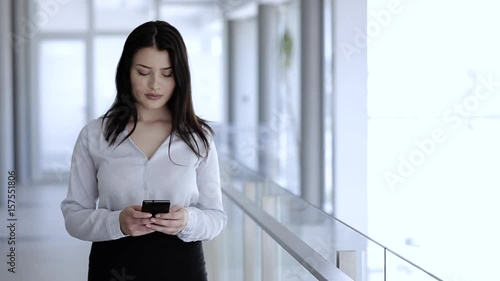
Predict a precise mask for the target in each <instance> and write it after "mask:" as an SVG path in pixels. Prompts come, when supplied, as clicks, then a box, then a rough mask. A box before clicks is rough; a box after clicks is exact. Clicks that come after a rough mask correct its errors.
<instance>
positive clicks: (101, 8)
mask: <svg viewBox="0 0 500 281" xmlns="http://www.w3.org/2000/svg"><path fill="white" fill-rule="evenodd" d="M94 12H95V27H96V29H97V30H98V31H102V30H109V31H125V32H127V33H129V32H131V31H132V30H133V29H134V28H135V27H137V26H139V25H140V24H142V23H144V22H146V21H150V20H153V19H154V18H155V12H154V1H153V0H106V1H94Z"/></svg>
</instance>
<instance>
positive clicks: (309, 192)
mask: <svg viewBox="0 0 500 281" xmlns="http://www.w3.org/2000/svg"><path fill="white" fill-rule="evenodd" d="M300 11H301V19H300V20H301V23H300V25H301V40H300V53H301V55H300V56H301V75H300V77H301V83H302V84H301V134H300V135H301V142H300V171H301V185H300V186H301V196H302V197H303V198H304V199H305V200H307V201H309V202H311V203H312V204H314V205H316V206H317V207H320V208H321V204H322V201H323V200H322V197H323V186H324V184H323V182H324V177H323V174H324V172H323V154H324V153H323V142H324V141H323V139H324V133H323V119H324V118H323V41H322V38H323V1H322V0H307V1H306V0H302V1H301V5H300Z"/></svg>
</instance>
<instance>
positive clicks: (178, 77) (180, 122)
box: [102, 21, 214, 157]
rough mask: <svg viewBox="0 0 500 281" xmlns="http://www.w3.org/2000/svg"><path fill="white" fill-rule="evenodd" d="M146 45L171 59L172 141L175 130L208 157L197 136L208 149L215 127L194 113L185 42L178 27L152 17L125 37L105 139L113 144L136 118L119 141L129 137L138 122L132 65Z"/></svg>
mask: <svg viewBox="0 0 500 281" xmlns="http://www.w3.org/2000/svg"><path fill="white" fill-rule="evenodd" d="M145 47H155V48H157V49H158V50H160V51H163V50H166V51H167V52H168V55H169V56H170V61H171V63H172V71H173V76H174V79H175V89H174V93H173V95H172V97H171V98H170V100H169V101H168V102H167V107H168V109H169V110H170V112H171V114H172V134H170V144H171V143H172V142H171V141H172V137H173V135H174V134H176V135H178V136H179V137H180V138H181V139H182V140H183V141H184V142H185V143H186V144H187V145H188V146H189V148H191V150H192V151H193V152H194V153H195V154H196V155H197V156H198V157H205V156H206V155H207V154H206V153H205V155H202V154H201V151H200V146H199V144H198V142H197V141H196V138H195V137H196V136H198V137H199V139H201V140H202V142H203V145H204V147H205V149H206V151H207V153H208V148H209V146H210V144H209V141H208V138H207V135H208V134H209V133H210V134H212V135H213V134H214V131H213V130H212V128H210V126H209V125H208V124H207V121H205V120H203V119H201V118H199V117H198V116H196V114H195V113H194V109H193V101H192V97H191V75H190V72H189V64H188V57H187V51H186V46H185V44H184V40H183V39H182V36H181V34H180V33H179V31H178V30H177V29H176V28H175V27H173V26H172V25H170V24H168V23H167V22H164V21H150V22H146V23H144V24H142V25H140V26H138V27H136V28H135V29H134V30H133V31H132V32H131V33H130V35H129V36H128V37H127V40H126V41H125V45H124V47H123V52H122V56H121V58H120V61H119V62H118V67H117V68H116V79H115V83H116V98H115V101H114V102H113V105H112V106H111V108H110V109H109V110H108V111H107V112H106V113H105V114H104V115H103V116H102V122H103V124H104V126H105V128H104V136H105V138H106V141H108V142H109V144H110V146H111V145H114V144H115V143H116V141H117V139H118V136H119V135H120V134H121V133H122V132H123V130H125V128H126V126H127V123H128V122H129V120H130V118H132V120H133V121H134V126H133V128H132V130H131V131H130V132H129V133H128V135H127V136H126V137H125V138H124V139H123V140H121V141H120V142H119V143H118V145H120V144H121V143H122V142H123V141H125V140H126V139H127V138H128V137H130V136H131V135H132V133H133V132H134V130H135V128H136V126H137V106H136V100H135V98H134V95H133V94H132V85H131V83H130V69H131V66H132V59H133V57H134V55H135V54H136V52H137V51H138V50H139V49H142V48H145ZM169 151H170V145H169Z"/></svg>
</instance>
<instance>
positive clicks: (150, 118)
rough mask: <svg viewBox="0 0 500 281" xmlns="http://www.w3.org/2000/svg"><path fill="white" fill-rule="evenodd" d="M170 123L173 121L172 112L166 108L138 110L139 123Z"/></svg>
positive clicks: (139, 108) (140, 108)
mask: <svg viewBox="0 0 500 281" xmlns="http://www.w3.org/2000/svg"><path fill="white" fill-rule="evenodd" d="M158 121H163V122H170V121H172V116H171V114H170V110H168V109H167V108H166V107H162V108H158V109H146V108H142V107H138V108H137V122H145V123H149V122H158Z"/></svg>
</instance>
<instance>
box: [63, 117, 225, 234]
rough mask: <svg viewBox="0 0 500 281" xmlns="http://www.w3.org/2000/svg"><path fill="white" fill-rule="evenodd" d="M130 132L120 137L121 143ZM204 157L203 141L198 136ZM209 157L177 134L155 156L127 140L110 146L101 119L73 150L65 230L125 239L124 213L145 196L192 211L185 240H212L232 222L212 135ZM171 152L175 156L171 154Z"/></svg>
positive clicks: (89, 126) (87, 129) (86, 130)
mask: <svg viewBox="0 0 500 281" xmlns="http://www.w3.org/2000/svg"><path fill="white" fill-rule="evenodd" d="M127 134H128V131H127V130H126V129H125V130H124V131H123V132H122V134H121V135H120V136H119V138H118V139H117V142H116V144H118V143H119V142H120V141H121V140H122V139H123V138H124V137H125V136H126V135H127ZM196 139H197V141H198V145H199V147H200V150H201V155H205V152H206V150H205V148H204V146H203V143H202V142H201V140H199V139H198V138H196ZM209 143H210V149H209V151H208V157H206V158H198V157H197V156H196V155H195V154H194V152H193V151H192V150H191V149H190V148H189V146H188V145H187V144H186V143H185V142H184V141H183V140H182V139H181V138H180V137H178V136H176V135H175V134H174V135H173V137H172V143H171V146H170V155H169V144H170V136H169V137H167V139H166V140H165V141H164V142H163V144H161V146H160V147H159V148H158V150H157V151H156V152H155V153H154V155H153V156H152V157H151V159H149V160H148V159H147V157H146V156H145V155H144V154H143V153H142V152H141V150H139V149H138V148H137V146H136V145H135V144H134V143H133V141H132V140H131V139H130V138H128V139H126V140H125V141H124V142H123V143H122V144H121V145H119V146H116V144H115V145H113V146H109V143H108V142H107V141H106V140H105V138H104V134H103V127H102V125H101V119H95V120H92V121H91V122H90V123H88V124H87V125H86V126H85V127H84V128H83V129H82V130H81V132H80V134H79V136H78V139H77V141H76V144H75V148H74V151H73V157H72V161H71V171H70V178H69V186H68V195H67V197H66V199H64V200H63V201H62V203H61V210H62V212H63V215H64V219H65V222H66V229H67V231H68V233H69V234H70V235H71V236H74V237H76V238H79V239H81V240H86V241H106V240H114V239H118V238H122V237H125V236H126V235H124V234H123V233H122V231H121V230H120V222H119V215H120V212H121V211H122V210H123V209H124V208H126V207H128V206H130V205H141V204H142V200H145V199H154V200H163V199H168V200H170V203H171V206H173V205H180V206H184V207H185V208H186V209H187V210H188V214H189V216H188V221H187V224H186V227H185V228H184V230H182V231H181V232H180V233H179V234H177V236H178V237H179V238H180V239H182V240H183V241H185V242H189V241H199V240H210V239H212V238H214V237H215V236H217V235H218V234H219V233H220V231H221V230H222V229H223V228H224V226H225V225H226V222H227V216H226V213H225V212H224V210H223V207H222V194H221V187H220V178H219V163H218V157H217V151H216V148H215V144H214V141H213V138H212V137H211V136H210V137H209ZM169 156H170V157H169Z"/></svg>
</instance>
